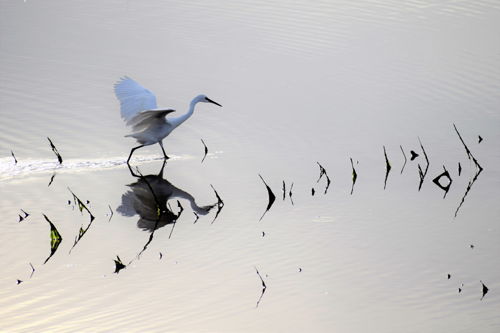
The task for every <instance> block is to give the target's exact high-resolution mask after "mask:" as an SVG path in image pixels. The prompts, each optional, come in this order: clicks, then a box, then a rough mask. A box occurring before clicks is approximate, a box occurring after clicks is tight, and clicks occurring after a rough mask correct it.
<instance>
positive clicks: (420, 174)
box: [418, 138, 430, 191]
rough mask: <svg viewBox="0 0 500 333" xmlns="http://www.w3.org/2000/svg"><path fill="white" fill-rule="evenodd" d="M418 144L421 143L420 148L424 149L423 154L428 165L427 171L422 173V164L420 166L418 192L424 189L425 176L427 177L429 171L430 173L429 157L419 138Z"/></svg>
mask: <svg viewBox="0 0 500 333" xmlns="http://www.w3.org/2000/svg"><path fill="white" fill-rule="evenodd" d="M418 142H419V143H420V148H421V149H422V152H423V153H424V157H425V161H426V163H427V166H426V167H425V171H422V168H421V167H420V163H419V164H418V174H419V176H420V183H419V184H418V190H419V191H420V189H421V188H422V184H423V183H424V179H425V176H427V171H429V165H430V163H429V158H428V157H427V153H426V152H425V149H424V146H423V145H422V141H420V138H418Z"/></svg>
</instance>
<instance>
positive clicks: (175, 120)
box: [169, 99, 198, 127]
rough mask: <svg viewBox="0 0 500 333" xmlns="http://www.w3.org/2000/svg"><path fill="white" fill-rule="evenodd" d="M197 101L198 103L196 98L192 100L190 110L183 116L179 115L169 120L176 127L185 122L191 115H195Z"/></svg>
mask: <svg viewBox="0 0 500 333" xmlns="http://www.w3.org/2000/svg"><path fill="white" fill-rule="evenodd" d="M197 103H198V101H197V100H196V99H193V100H192V101H191V103H190V104H189V109H188V111H187V112H186V113H185V114H183V115H182V116H179V117H177V118H173V119H169V122H170V123H171V124H172V125H174V126H175V127H177V126H179V125H180V124H182V123H183V122H185V121H186V120H187V119H188V118H189V117H191V116H192V115H193V113H194V107H195V106H196V104H197Z"/></svg>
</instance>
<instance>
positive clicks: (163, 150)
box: [158, 141, 169, 160]
mask: <svg viewBox="0 0 500 333" xmlns="http://www.w3.org/2000/svg"><path fill="white" fill-rule="evenodd" d="M158 144H159V145H160V147H161V151H162V152H163V157H164V158H165V159H166V160H168V159H169V157H168V156H167V153H165V149H164V148H163V141H158Z"/></svg>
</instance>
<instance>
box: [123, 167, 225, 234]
mask: <svg viewBox="0 0 500 333" xmlns="http://www.w3.org/2000/svg"><path fill="white" fill-rule="evenodd" d="M165 162H166V161H164V162H163V165H162V168H161V170H160V172H159V173H158V175H147V176H143V175H141V174H136V173H134V172H133V171H132V169H130V171H131V173H132V175H133V176H134V177H137V178H138V180H137V181H136V182H135V183H132V184H129V185H127V186H128V187H129V188H130V189H129V190H128V191H127V192H125V193H124V194H123V195H122V203H121V205H120V206H119V207H118V208H117V209H116V210H117V212H119V213H120V214H121V215H123V216H135V215H139V220H138V221H137V227H138V228H140V229H142V230H148V231H150V232H154V231H155V230H156V229H159V228H162V227H164V226H166V225H167V224H172V223H174V224H175V223H176V222H177V219H178V218H179V216H180V214H181V212H182V211H183V208H182V206H181V205H180V203H178V206H179V208H180V211H179V212H178V213H177V214H176V213H174V212H173V211H172V209H171V208H170V205H169V200H171V199H174V198H178V199H185V200H187V201H188V202H189V204H190V206H191V209H192V210H193V212H194V213H196V215H206V214H208V213H209V212H210V210H212V208H214V207H215V206H216V205H217V204H213V205H208V206H198V204H197V203H196V201H195V198H194V197H193V196H192V195H191V194H189V193H188V192H186V191H183V190H181V189H180V188H178V187H176V186H174V185H172V184H171V183H170V182H169V181H168V180H166V179H164V178H163V170H164V168H165V164H166V163H165Z"/></svg>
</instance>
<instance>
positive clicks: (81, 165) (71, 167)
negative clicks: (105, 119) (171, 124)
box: [0, 156, 186, 181]
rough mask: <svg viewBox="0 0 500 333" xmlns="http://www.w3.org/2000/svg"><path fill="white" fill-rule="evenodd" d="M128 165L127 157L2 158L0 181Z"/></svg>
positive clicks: (143, 160) (134, 161)
mask: <svg viewBox="0 0 500 333" xmlns="http://www.w3.org/2000/svg"><path fill="white" fill-rule="evenodd" d="M171 159H173V160H177V159H186V156H182V157H181V156H174V157H171ZM158 160H163V157H158V156H139V157H136V158H132V160H131V164H132V165H137V164H141V163H148V162H153V161H158ZM126 165H127V159H126V157H113V158H106V159H105V158H102V159H91V160H82V159H72V160H67V159H65V160H64V162H63V164H59V162H58V161H57V160H29V159H28V160H22V161H18V162H17V164H16V163H14V161H13V159H12V158H11V157H5V158H0V181H5V180H9V179H13V178H19V177H22V176H32V175H37V174H44V173H51V172H54V171H57V172H89V171H99V170H106V169H112V168H117V167H122V166H126Z"/></svg>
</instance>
